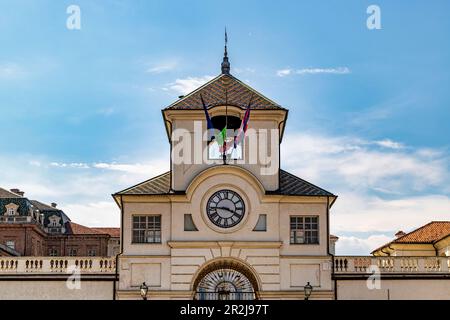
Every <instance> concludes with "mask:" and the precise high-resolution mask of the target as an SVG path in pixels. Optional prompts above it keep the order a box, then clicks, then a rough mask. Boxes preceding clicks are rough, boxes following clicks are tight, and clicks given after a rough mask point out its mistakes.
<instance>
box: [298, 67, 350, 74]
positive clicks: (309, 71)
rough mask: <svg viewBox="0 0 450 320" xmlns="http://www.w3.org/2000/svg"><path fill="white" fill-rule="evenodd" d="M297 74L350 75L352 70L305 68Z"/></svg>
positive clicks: (343, 68) (342, 68)
mask: <svg viewBox="0 0 450 320" xmlns="http://www.w3.org/2000/svg"><path fill="white" fill-rule="evenodd" d="M295 73H296V74H319V73H331V74H347V73H350V69H349V68H347V67H337V68H305V69H300V70H296V71H295Z"/></svg>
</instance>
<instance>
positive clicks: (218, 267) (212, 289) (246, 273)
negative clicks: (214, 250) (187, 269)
mask: <svg viewBox="0 0 450 320" xmlns="http://www.w3.org/2000/svg"><path fill="white" fill-rule="evenodd" d="M193 287H194V290H195V292H194V299H195V300H255V299H257V298H258V283H257V280H256V277H255V276H254V274H253V272H252V271H251V270H250V269H249V268H248V267H246V266H245V265H243V264H241V263H239V262H236V261H229V260H220V261H217V262H213V263H211V264H209V265H208V266H206V267H205V268H203V269H202V270H201V271H200V273H199V274H198V275H197V278H196V280H195V282H194V286H193Z"/></svg>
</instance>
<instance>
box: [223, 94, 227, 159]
mask: <svg viewBox="0 0 450 320" xmlns="http://www.w3.org/2000/svg"><path fill="white" fill-rule="evenodd" d="M227 130H228V88H225V139H223V155H222V159H223V164H227V139H226V138H227V134H226V133H227Z"/></svg>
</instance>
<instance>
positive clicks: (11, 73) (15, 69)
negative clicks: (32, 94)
mask: <svg viewBox="0 0 450 320" xmlns="http://www.w3.org/2000/svg"><path fill="white" fill-rule="evenodd" d="M24 74H25V71H24V70H23V68H22V67H21V66H19V65H18V64H15V63H3V64H0V79H6V80H9V79H16V78H20V77H21V76H23V75H24Z"/></svg>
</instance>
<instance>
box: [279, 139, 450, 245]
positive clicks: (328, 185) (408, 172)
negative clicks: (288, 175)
mask: <svg viewBox="0 0 450 320" xmlns="http://www.w3.org/2000/svg"><path fill="white" fill-rule="evenodd" d="M380 147H381V148H380ZM281 148H282V150H281V155H282V159H281V164H282V166H283V168H285V169H287V170H288V171H291V172H293V173H294V174H297V175H298V176H300V177H302V178H304V179H306V180H308V181H310V182H312V183H314V184H317V185H319V186H321V187H323V188H325V189H327V190H329V191H331V192H333V193H335V194H337V195H338V196H339V197H338V199H337V201H336V203H335V204H334V206H333V208H332V210H331V216H330V222H331V232H332V233H334V234H336V235H337V236H339V235H340V233H344V234H346V235H348V234H349V233H355V232H368V233H379V232H384V233H387V234H388V235H390V234H392V235H393V234H394V233H395V231H398V230H400V229H402V230H405V231H407V230H412V229H414V228H417V227H419V226H421V225H424V224H426V223H428V222H430V221H432V220H450V197H449V195H448V192H449V191H448V190H449V189H448V181H449V179H450V172H449V166H448V163H449V161H448V158H449V156H448V154H447V153H446V152H445V151H444V150H438V149H430V148H424V149H420V148H419V149H415V148H412V147H408V146H404V145H403V144H402V143H400V142H396V141H393V140H389V139H384V140H379V141H367V140H364V139H360V138H355V137H336V136H326V135H323V134H313V133H305V134H301V133H296V134H287V135H286V136H285V139H284V141H283V144H282V145H281ZM351 236H352V235H351V234H350V237H351ZM374 239H375V238H369V240H370V241H372V242H373V241H374ZM350 240H352V241H350ZM384 240H385V239H384ZM339 241H341V240H339ZM338 243H339V242H338ZM340 246H341V249H340V250H341V251H340V252H341V253H342V252H347V253H349V252H351V253H352V254H355V253H358V254H369V252H370V251H369V250H368V248H369V245H368V242H367V241H365V242H361V241H359V242H358V243H356V240H355V239H347V240H346V241H342V242H341V244H340ZM370 246H372V245H370ZM370 249H373V248H372V247H371V248H370Z"/></svg>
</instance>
